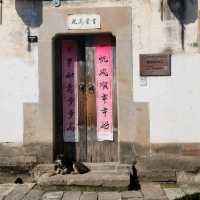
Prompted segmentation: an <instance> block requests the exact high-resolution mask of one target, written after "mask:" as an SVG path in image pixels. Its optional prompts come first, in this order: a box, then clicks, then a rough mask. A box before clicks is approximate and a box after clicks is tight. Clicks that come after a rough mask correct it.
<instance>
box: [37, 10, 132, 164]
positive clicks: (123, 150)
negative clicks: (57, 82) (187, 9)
mask: <svg viewBox="0 0 200 200" xmlns="http://www.w3.org/2000/svg"><path fill="white" fill-rule="evenodd" d="M81 13H83V14H85V13H87V14H99V15H100V16H101V29H94V30H68V29H67V16H68V15H69V14H81ZM131 19H132V10H131V8H129V7H99V8H67V7H66V8H65V7H64V6H63V7H60V8H51V7H46V8H44V10H43V24H42V25H41V27H40V29H39V44H38V55H39V57H38V59H39V106H38V115H39V117H38V130H37V136H36V137H37V140H38V141H37V142H39V143H45V144H46V145H47V146H48V148H47V149H48V150H49V151H51V152H50V153H49V154H47V157H46V160H47V161H49V162H52V161H53V142H54V139H53V138H54V108H53V102H54V100H53V85H54V84H53V74H52V73H53V38H54V37H55V36H56V35H57V34H67V33H69V34H76V33H79V34H82V33H85V34H90V33H111V34H112V35H114V36H115V37H116V85H117V101H118V103H117V110H118V114H117V115H118V146H119V147H118V157H119V162H120V163H133V162H135V154H134V153H135V152H134V118H133V112H131V111H132V110H133V105H134V104H133V98H132V85H133V80H132V79H133V73H132V69H133V67H132V20H131ZM43 152H45V151H43Z"/></svg>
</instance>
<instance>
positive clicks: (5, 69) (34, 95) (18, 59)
mask: <svg viewBox="0 0 200 200" xmlns="http://www.w3.org/2000/svg"><path fill="white" fill-rule="evenodd" d="M15 3H16V2H15V1H14V0H6V1H4V2H3V24H2V25H0V38H1V42H0V71H1V73H0V80H1V81H0V142H1V143H2V142H14V143H22V142H23V130H24V128H23V126H24V124H23V118H24V116H23V104H24V103H25V102H38V71H37V60H38V59H37V46H33V47H32V51H31V52H28V51H27V41H26V39H27V35H26V25H25V24H24V22H23V21H22V19H21V18H20V17H19V15H18V13H17V10H16V4H15ZM34 31H35V30H34Z"/></svg>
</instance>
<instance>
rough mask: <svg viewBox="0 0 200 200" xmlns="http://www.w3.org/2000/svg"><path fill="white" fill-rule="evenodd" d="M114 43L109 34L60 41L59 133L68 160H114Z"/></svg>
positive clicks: (115, 109)
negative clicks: (60, 123)
mask: <svg viewBox="0 0 200 200" xmlns="http://www.w3.org/2000/svg"><path fill="white" fill-rule="evenodd" d="M116 105H117V104H116V83H115V40H114V38H113V37H112V36H111V35H88V36H73V37H71V38H70V37H69V38H65V39H64V40H63V41H62V112H63V119H62V124H63V125H62V126H63V128H62V134H63V144H62V145H61V146H63V151H64V155H65V158H66V159H67V160H69V161H75V160H76V161H87V162H112V161H118V145H117V144H118V135H117V106H116Z"/></svg>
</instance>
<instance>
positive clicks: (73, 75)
mask: <svg viewBox="0 0 200 200" xmlns="http://www.w3.org/2000/svg"><path fill="white" fill-rule="evenodd" d="M62 76H63V77H62V87H63V88H62V91H63V138H64V142H78V139H79V135H78V99H77V98H78V88H77V44H76V42H75V41H72V40H65V41H63V43H62Z"/></svg>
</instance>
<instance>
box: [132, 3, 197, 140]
mask: <svg viewBox="0 0 200 200" xmlns="http://www.w3.org/2000/svg"><path fill="white" fill-rule="evenodd" d="M164 2H165V3H164V10H163V21H162V20H161V13H160V9H161V7H160V1H153V0H152V1H135V2H134V4H133V48H134V49H133V79H134V83H133V98H134V101H136V102H146V103H147V104H148V108H149V123H150V130H149V131H150V142H151V143H185V142H188V143H192V142H200V137H199V128H200V127H199V119H200V112H199V111H200V109H199V100H200V93H199V91H200V86H199V84H198V80H199V77H198V74H199V72H200V68H199V62H200V55H199V54H198V53H197V52H198V40H197V35H198V23H197V21H196V22H195V23H192V24H189V25H187V26H186V30H185V31H186V32H185V51H183V50H182V46H181V26H180V24H179V22H178V21H177V20H176V18H175V17H174V16H173V14H172V13H170V11H169V8H168V6H167V5H166V1H164ZM141 13H142V14H141ZM142 15H143V16H142ZM165 52H169V53H171V54H172V76H171V77H147V78H145V79H144V80H143V81H141V77H140V76H139V54H143V53H147V54H149V53H165Z"/></svg>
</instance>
